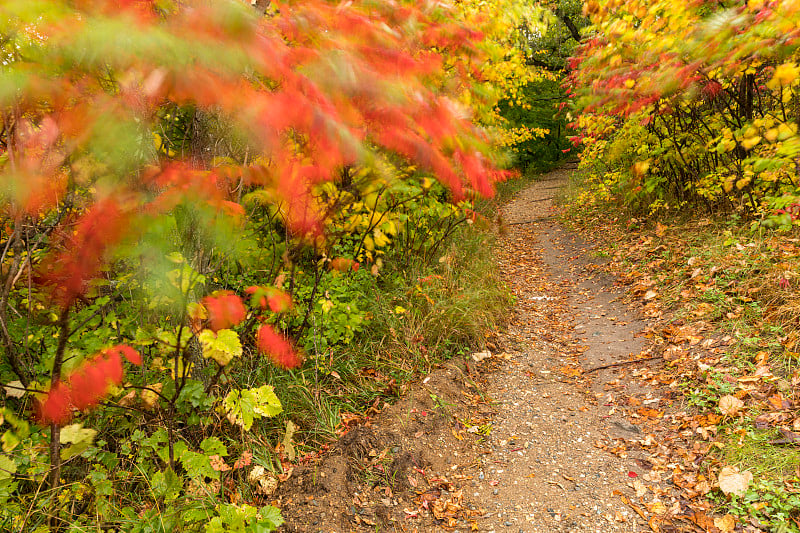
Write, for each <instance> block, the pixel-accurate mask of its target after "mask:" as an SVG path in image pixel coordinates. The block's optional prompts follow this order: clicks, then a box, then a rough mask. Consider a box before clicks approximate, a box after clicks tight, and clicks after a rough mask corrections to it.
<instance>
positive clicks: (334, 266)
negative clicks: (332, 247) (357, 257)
mask: <svg viewBox="0 0 800 533" xmlns="http://www.w3.org/2000/svg"><path fill="white" fill-rule="evenodd" d="M330 266H331V270H338V271H339V272H347V271H348V270H352V271H353V272H356V271H358V267H359V266H361V265H360V264H359V263H358V261H353V260H352V259H348V258H346V257H337V258H336V259H332V260H331V265H330Z"/></svg>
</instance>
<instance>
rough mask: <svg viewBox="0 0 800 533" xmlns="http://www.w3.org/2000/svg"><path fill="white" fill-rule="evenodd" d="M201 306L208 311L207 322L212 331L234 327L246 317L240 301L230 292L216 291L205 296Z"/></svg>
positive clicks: (245, 311)
mask: <svg viewBox="0 0 800 533" xmlns="http://www.w3.org/2000/svg"><path fill="white" fill-rule="evenodd" d="M203 305H204V306H205V307H206V309H208V321H209V325H210V326H211V329H212V330H213V331H219V330H221V329H228V328H230V327H231V326H235V325H237V324H239V323H241V322H242V320H244V319H245V317H246V316H247V309H245V307H244V304H243V303H242V299H241V298H239V296H237V295H235V294H233V293H232V292H230V291H218V292H215V293H214V294H212V295H210V296H206V297H205V298H203Z"/></svg>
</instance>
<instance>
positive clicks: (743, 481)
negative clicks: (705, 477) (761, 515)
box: [718, 466, 753, 496]
mask: <svg viewBox="0 0 800 533" xmlns="http://www.w3.org/2000/svg"><path fill="white" fill-rule="evenodd" d="M718 480H719V488H720V490H721V491H722V492H724V493H725V494H735V495H737V496H744V493H745V492H747V486H748V485H749V484H750V482H751V481H753V473H752V472H750V471H748V470H745V471H744V472H739V469H738V468H736V467H735V466H726V467H725V468H723V469H722V471H721V472H720V473H719V478H718Z"/></svg>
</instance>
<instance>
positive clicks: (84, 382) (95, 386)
mask: <svg viewBox="0 0 800 533" xmlns="http://www.w3.org/2000/svg"><path fill="white" fill-rule="evenodd" d="M129 349H130V350H131V351H133V349H132V348H129ZM134 353H135V352H134ZM119 354H120V352H119V350H118V349H117V348H109V349H108V350H105V351H104V352H103V353H101V354H100V355H97V356H95V357H93V358H92V359H89V360H87V361H84V363H83V364H82V365H81V366H80V367H79V368H78V369H76V370H75V371H74V372H73V373H72V374H70V376H69V384H70V387H71V389H72V395H71V401H72V405H73V406H74V407H75V408H77V409H80V410H84V409H88V408H89V407H94V406H95V405H97V404H99V403H100V400H101V399H102V398H103V396H105V395H106V394H108V389H109V388H110V386H111V385H119V384H120V383H122V376H123V369H122V360H121V359H120V355H119ZM137 355H138V354H137Z"/></svg>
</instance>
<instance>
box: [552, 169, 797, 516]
mask: <svg viewBox="0 0 800 533" xmlns="http://www.w3.org/2000/svg"><path fill="white" fill-rule="evenodd" d="M560 203H561V204H562V206H563V211H562V219H563V221H564V223H565V224H567V225H568V226H571V227H572V228H573V229H575V230H577V231H584V232H585V231H589V230H591V233H592V235H594V236H595V237H596V238H598V240H599V241H600V243H601V250H600V252H599V253H600V254H601V255H604V256H607V257H609V258H610V259H609V263H608V265H607V266H608V268H609V269H610V270H612V271H614V272H615V273H616V274H617V275H618V276H619V277H620V278H621V279H622V280H623V281H625V282H626V283H628V286H629V294H630V296H631V297H632V298H633V299H637V300H639V301H641V302H642V305H643V307H642V310H643V313H644V315H645V316H646V317H648V318H649V319H651V321H652V323H654V324H655V325H653V326H651V329H650V336H651V338H653V341H654V343H656V344H660V345H661V347H662V350H664V358H665V360H666V361H667V364H666V365H665V370H664V371H663V372H664V374H670V376H671V377H672V378H675V383H679V384H680V390H681V391H682V392H683V395H684V401H683V405H684V407H685V408H687V409H688V410H689V412H692V413H695V415H696V417H697V419H699V420H704V421H705V430H704V433H703V432H698V435H697V437H696V439H697V440H698V441H704V440H705V441H706V442H707V445H708V448H709V451H708V453H709V454H710V455H709V457H710V459H711V460H706V461H704V462H702V466H701V472H702V475H704V476H706V477H707V478H708V479H710V480H713V481H715V483H713V484H712V486H711V489H712V490H711V492H710V493H709V497H710V498H711V499H712V500H713V501H714V502H715V504H716V505H717V510H718V511H719V512H721V513H731V514H733V515H735V516H738V517H739V518H740V519H741V520H750V521H751V523H752V524H760V526H763V528H764V529H767V530H770V531H800V522H798V521H799V520H800V498H798V492H800V491H798V486H799V485H800V477H798V476H800V468H798V464H799V463H798V462H799V461H800V452H798V451H797V448H796V446H797V445H798V444H800V418H798V417H797V416H796V414H797V411H796V409H797V407H798V405H800V394H798V384H800V366H799V365H798V363H799V362H800V354H798V352H799V351H800V347H799V346H798V341H799V340H800V291H799V290H798V287H800V276H798V270H797V265H798V264H800V263H798V260H800V245H799V244H800V228H798V226H796V225H795V226H793V227H784V228H783V229H780V230H779V229H774V228H769V227H767V226H768V225H769V224H765V223H763V222H762V220H760V219H755V218H753V219H748V218H741V217H739V216H737V215H726V214H716V215H714V216H710V215H706V214H703V213H697V212H694V211H686V210H681V209H671V210H660V211H658V212H654V213H642V212H631V211H630V210H627V209H626V208H625V206H624V205H622V203H621V202H619V201H618V199H617V198H614V197H613V196H611V195H609V194H604V193H603V192H602V191H598V190H597V189H596V188H594V189H592V187H591V186H589V185H588V184H585V183H583V182H582V175H581V174H580V173H576V174H575V175H574V178H573V180H572V183H571V184H570V186H569V187H568V188H567V190H566V192H565V193H564V194H563V196H562V197H561V199H560ZM676 332H681V333H676ZM686 332H689V333H686ZM680 335H683V336H684V337H694V338H690V339H689V340H687V339H686V338H678V337H680ZM681 341H682V342H683V344H681ZM711 346H714V347H717V348H713V349H712V348H711ZM723 399H725V400H724V401H723ZM725 402H729V403H727V404H726V403H725ZM730 402H732V403H733V407H731V403H730ZM739 402H741V404H739ZM701 433H703V434H704V435H705V436H704V437H703V436H701ZM725 467H732V468H734V469H738V470H737V471H736V472H737V475H738V472H750V473H751V474H753V480H752V481H751V482H750V483H749V484H748V485H747V487H746V489H745V490H744V492H742V493H741V494H735V493H730V492H728V493H725V492H723V491H722V490H721V489H720V486H719V484H718V480H717V476H720V475H722V469H723V468H725Z"/></svg>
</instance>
